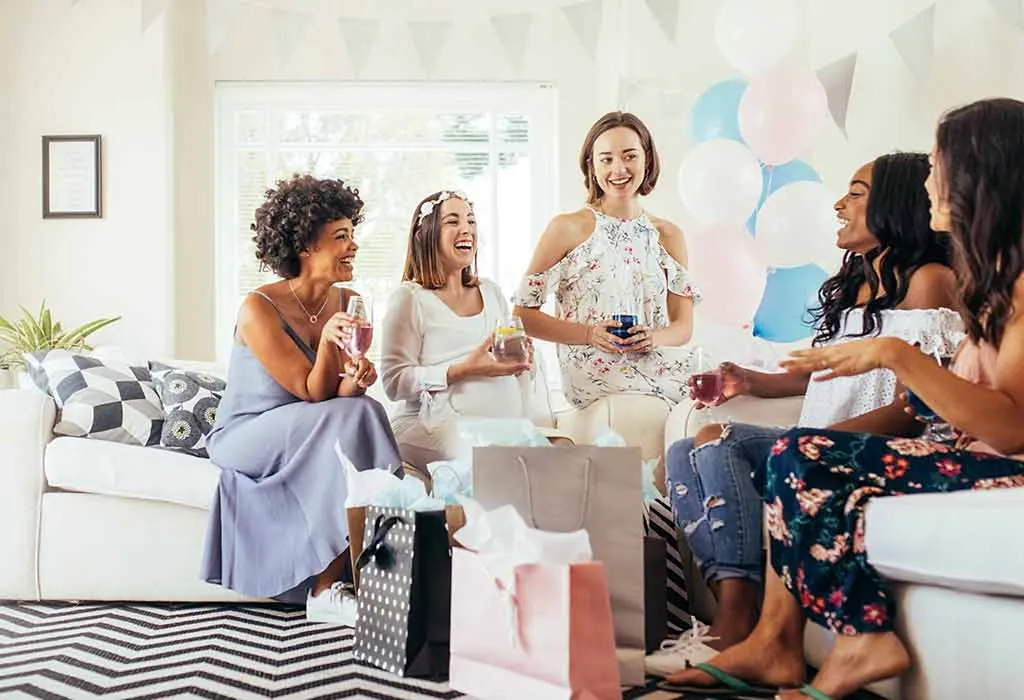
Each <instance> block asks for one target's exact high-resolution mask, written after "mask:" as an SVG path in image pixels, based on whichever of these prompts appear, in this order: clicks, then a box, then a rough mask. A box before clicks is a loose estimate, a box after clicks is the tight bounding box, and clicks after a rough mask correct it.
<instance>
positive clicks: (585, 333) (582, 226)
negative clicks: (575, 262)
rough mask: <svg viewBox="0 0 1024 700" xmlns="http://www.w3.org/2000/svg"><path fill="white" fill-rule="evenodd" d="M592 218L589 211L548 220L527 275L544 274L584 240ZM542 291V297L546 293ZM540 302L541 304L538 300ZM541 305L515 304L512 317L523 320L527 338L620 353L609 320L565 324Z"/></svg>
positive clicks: (528, 282) (523, 291)
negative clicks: (588, 346)
mask: <svg viewBox="0 0 1024 700" xmlns="http://www.w3.org/2000/svg"><path fill="white" fill-rule="evenodd" d="M587 217H591V218H589V219H588V218H587ZM592 217H593V214H590V213H589V212H583V213H581V212H576V213H572V214H559V215H558V216H556V217H555V218H554V219H552V220H551V223H549V224H548V227H547V228H546V229H545V230H544V233H543V234H541V237H540V241H538V242H537V248H536V250H534V252H533V259H532V260H531V261H530V267H529V269H528V270H527V276H531V275H540V274H542V273H546V272H547V271H548V270H550V269H551V268H552V267H553V266H555V265H556V264H558V263H559V262H560V261H561V260H562V258H564V257H565V256H566V255H567V254H568V253H569V251H570V250H572V249H573V248H575V247H576V246H578V245H579V244H580V243H582V242H583V241H584V240H586V238H587V236H588V235H589V229H588V225H589V227H590V228H593V218H592ZM535 279H536V278H535ZM530 282H531V280H525V281H524V282H523V285H524V286H523V288H521V289H520V293H519V294H517V295H516V296H517V300H519V301H522V299H521V298H522V297H523V296H525V292H526V290H527V289H529V286H528V285H529V284H530ZM542 291H543V293H544V295H545V296H546V293H547V290H546V289H545V290H542ZM540 302H541V303H543V301H542V300H540ZM541 303H538V304H537V305H536V306H533V305H532V304H531V305H530V306H524V305H522V304H517V305H516V307H515V314H516V316H518V317H519V318H521V319H522V320H523V328H525V329H526V332H527V334H529V335H530V336H531V337H534V338H537V339H539V340H548V341H551V342H553V343H561V344H562V345H595V346H596V347H599V348H600V349H601V350H604V351H605V352H612V353H618V352H621V349H620V348H619V347H618V345H617V344H616V341H617V339H616V338H615V336H613V335H611V334H610V333H608V331H607V328H608V327H609V326H615V325H618V324H617V323H615V322H611V321H609V322H608V323H607V324H595V325H587V324H585V323H576V322H574V321H565V320H562V319H560V318H555V317H554V316H552V315H550V314H546V313H544V312H543V311H541V310H540V305H541Z"/></svg>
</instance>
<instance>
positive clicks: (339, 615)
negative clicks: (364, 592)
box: [306, 581, 359, 627]
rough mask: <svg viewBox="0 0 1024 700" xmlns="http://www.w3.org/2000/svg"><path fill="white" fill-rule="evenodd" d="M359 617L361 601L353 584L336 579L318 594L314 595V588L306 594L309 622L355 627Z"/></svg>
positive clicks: (307, 618)
mask: <svg viewBox="0 0 1024 700" xmlns="http://www.w3.org/2000/svg"><path fill="white" fill-rule="evenodd" d="M358 617H359V603H358V602H357V601H356V596H355V594H354V593H353V592H352V585H351V584H345V583H342V582H341V581H336V582H335V583H332V584H331V587H330V588H327V589H325V590H323V591H321V592H320V595H318V596H315V597H314V596H313V591H312V590H310V592H309V593H308V594H307V595H306V620H308V621H309V622H329V623H331V624H334V625H346V626H347V627H355V626H356V619H357V618H358Z"/></svg>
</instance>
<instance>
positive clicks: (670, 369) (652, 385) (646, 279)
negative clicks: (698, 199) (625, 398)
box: [512, 209, 700, 407]
mask: <svg viewBox="0 0 1024 700" xmlns="http://www.w3.org/2000/svg"><path fill="white" fill-rule="evenodd" d="M590 211H591V212H593V214H594V217H595V219H596V222H595V226H594V232H593V233H592V234H591V235H590V237H589V238H587V240H585V241H583V242H582V243H581V244H579V245H578V246H576V247H575V248H574V249H572V250H571V251H569V253H567V254H566V256H565V257H564V258H562V259H561V260H559V261H558V262H557V263H555V264H554V265H552V266H551V267H550V268H549V269H547V270H546V271H544V272H538V273H535V274H532V275H526V276H525V277H524V278H523V281H522V283H521V284H520V286H519V289H518V290H517V291H516V293H515V294H514V295H513V296H512V303H513V304H515V305H516V306H524V307H529V308H539V307H541V306H543V305H544V303H545V301H546V300H547V298H548V295H549V294H550V293H551V292H554V295H555V301H556V304H557V306H556V312H555V313H556V316H557V317H558V318H560V319H563V320H566V321H573V322H576V323H584V324H593V323H597V322H598V321H601V320H603V319H608V318H610V317H611V315H612V314H616V313H626V314H635V315H636V316H637V323H638V324H641V325H646V326H649V327H652V328H661V327H664V326H667V325H668V323H669V316H668V294H670V293H671V294H676V295H679V296H682V297H686V298H688V299H692V300H693V301H694V302H697V301H699V300H700V292H699V291H698V289H697V288H696V287H695V286H694V284H693V282H692V281H691V279H690V275H689V273H688V272H687V270H686V269H685V268H684V267H683V266H682V265H680V264H679V262H678V261H677V260H676V259H675V258H673V257H672V256H671V255H669V253H668V251H666V250H665V248H664V247H663V246H662V245H661V240H660V235H659V233H658V231H657V229H656V228H655V227H654V225H653V224H652V223H651V221H650V219H649V218H648V217H647V215H646V214H641V215H640V216H639V217H638V218H636V219H617V218H614V217H611V216H608V215H606V214H604V213H602V212H599V211H597V210H596V209H590ZM672 350H673V349H671V348H669V349H667V350H666V349H662V348H659V349H656V350H655V351H653V352H647V353H628V354H624V355H612V354H609V353H605V352H602V351H600V350H598V349H597V348H594V347H592V346H589V345H559V346H558V357H559V364H560V365H561V367H562V377H563V387H562V388H563V390H564V391H565V394H566V397H567V398H568V399H569V401H571V402H572V403H573V405H575V406H577V407H583V406H586V405H588V404H590V403H592V402H593V401H595V400H597V399H599V398H601V397H602V396H604V395H607V394H612V393H640V394H650V395H654V396H660V397H663V398H665V399H667V400H669V401H673V402H678V401H680V400H681V399H682V397H683V396H685V395H686V381H687V378H688V376H689V373H690V367H691V364H692V363H691V359H690V354H689V352H687V351H684V352H682V353H680V354H678V355H677V354H676V353H678V350H677V351H676V353H673V351H672Z"/></svg>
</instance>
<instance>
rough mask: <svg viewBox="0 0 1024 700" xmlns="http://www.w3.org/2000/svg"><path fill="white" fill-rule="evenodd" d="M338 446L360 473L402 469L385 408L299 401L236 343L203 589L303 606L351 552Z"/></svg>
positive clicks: (218, 432)
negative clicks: (313, 581)
mask: <svg viewBox="0 0 1024 700" xmlns="http://www.w3.org/2000/svg"><path fill="white" fill-rule="evenodd" d="M257 293H258V292H257ZM261 296H263V295H261ZM268 301H269V299H268ZM271 303H273V302H271ZM281 323H282V326H283V328H284V330H285V332H286V333H287V334H288V336H289V337H291V339H292V340H293V341H295V344H296V345H298V346H299V348H300V349H301V350H302V352H303V353H305V355H306V357H308V358H309V360H310V361H311V362H312V361H313V360H314V359H315V357H316V354H315V352H314V351H313V349H312V348H310V347H309V346H308V345H307V344H306V342H305V341H303V340H302V338H301V337H300V336H299V335H298V334H297V333H296V332H295V331H294V330H293V329H292V327H291V326H289V325H288V323H287V322H286V321H285V320H284V317H282V318H281ZM335 441H338V442H339V444H340V446H341V450H342V451H343V452H344V453H345V454H346V455H347V456H348V458H349V459H350V460H351V461H352V463H353V464H354V465H355V466H356V468H357V469H387V468H395V469H397V468H399V465H400V464H401V458H400V457H399V455H398V446H397V445H396V444H395V438H394V435H392V433H391V427H390V424H389V422H388V416H387V413H386V412H385V410H384V407H383V406H381V405H380V404H379V403H377V402H376V401H374V400H373V399H371V398H369V397H366V396H360V397H352V398H335V399H330V400H327V401H321V402H319V403H309V402H306V401H301V400H299V399H297V398H296V397H295V396H293V395H292V394H290V393H289V392H288V391H287V390H286V389H284V387H282V386H281V385H280V384H278V383H277V382H276V381H275V380H274V378H273V377H271V376H270V374H269V373H268V372H267V370H266V369H264V367H263V365H262V364H260V361H259V360H257V359H256V356H255V355H253V353H252V351H251V350H250V349H249V348H248V347H246V346H244V345H241V344H239V343H237V342H236V343H235V346H234V348H232V351H231V364H230V369H229V370H228V383H227V390H226V392H225V394H224V398H223V400H222V401H221V403H220V407H219V409H218V411H217V420H216V423H215V424H214V427H213V430H212V431H211V433H210V435H209V437H208V439H207V447H208V450H209V453H210V459H211V460H212V461H213V463H214V464H216V465H217V466H218V467H220V470H221V472H220V482H219V484H218V486H217V493H216V495H215V496H214V499H213V505H212V508H211V510H210V520H209V522H208V524H207V528H206V541H205V547H204V552H203V561H202V567H201V569H202V571H201V576H202V578H203V579H204V580H206V581H209V582H210V583H215V584H219V585H222V586H225V587H227V588H230V589H232V590H235V591H238V592H239V593H243V594H245V595H250V596H257V597H262V598H269V597H276V598H279V599H282V600H286V601H288V602H301V601H303V600H304V599H305V592H306V588H307V587H308V583H309V579H310V578H311V577H313V576H315V575H317V574H319V573H320V572H321V571H323V570H324V569H325V568H326V567H327V565H328V564H329V563H331V561H333V560H334V559H335V558H337V557H338V555H339V554H341V553H342V552H343V551H344V550H345V547H347V546H348V544H347V542H346V538H347V536H348V525H347V522H346V518H345V495H346V487H345V474H344V472H343V471H342V468H341V464H339V462H338V457H337V455H335V453H334V443H335Z"/></svg>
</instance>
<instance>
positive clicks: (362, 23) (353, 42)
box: [338, 18, 380, 78]
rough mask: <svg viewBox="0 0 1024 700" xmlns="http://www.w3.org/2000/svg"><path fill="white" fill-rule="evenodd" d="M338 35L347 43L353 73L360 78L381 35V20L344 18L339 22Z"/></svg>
mask: <svg viewBox="0 0 1024 700" xmlns="http://www.w3.org/2000/svg"><path fill="white" fill-rule="evenodd" d="M338 33H339V34H341V40H342V41H343V42H345V48H346V50H347V51H348V60H349V62H350V63H351V64H352V72H353V74H354V75H355V77H356V78H359V77H361V76H362V74H363V68H365V67H366V59H368V58H369V57H370V51H372V50H373V43H374V42H375V41H377V35H378V34H379V33H380V20H378V19H344V18H342V19H339V20H338Z"/></svg>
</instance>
